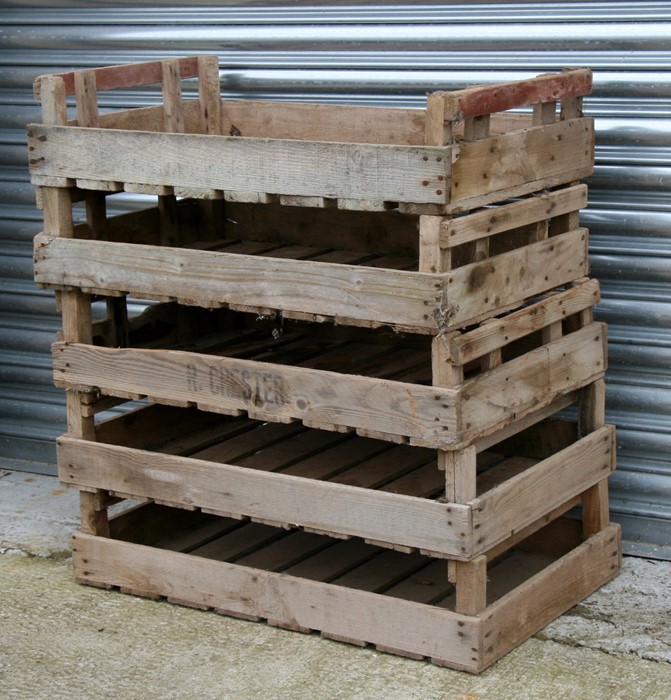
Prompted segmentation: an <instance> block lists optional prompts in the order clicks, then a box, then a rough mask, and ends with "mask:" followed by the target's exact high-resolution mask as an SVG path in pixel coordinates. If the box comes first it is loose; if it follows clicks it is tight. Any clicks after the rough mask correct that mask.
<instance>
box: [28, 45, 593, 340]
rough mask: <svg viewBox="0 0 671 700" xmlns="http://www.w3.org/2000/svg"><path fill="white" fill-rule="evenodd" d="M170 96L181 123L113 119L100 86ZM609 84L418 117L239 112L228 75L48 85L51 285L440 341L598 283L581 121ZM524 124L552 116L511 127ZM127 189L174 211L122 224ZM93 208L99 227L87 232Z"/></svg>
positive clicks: (35, 163)
mask: <svg viewBox="0 0 671 700" xmlns="http://www.w3.org/2000/svg"><path fill="white" fill-rule="evenodd" d="M195 75H198V77H199V86H200V97H199V99H198V100H194V101H184V100H182V99H181V97H180V94H181V93H180V92H179V78H180V76H181V77H189V76H195ZM160 80H162V82H163V89H164V99H165V104H164V105H161V106H158V107H152V108H146V109H141V110H127V111H123V112H115V113H111V114H107V115H98V111H97V99H96V86H98V87H99V88H100V89H108V88H113V87H127V86H129V85H136V84H142V83H146V82H152V81H160ZM590 85H591V74H590V72H589V71H586V70H574V71H567V72H564V73H561V74H557V75H546V76H539V77H538V78H535V79H532V80H528V81H520V82H516V83H509V84H502V85H497V86H489V87H481V88H473V89H469V90H462V91H457V92H454V93H441V92H439V93H432V94H431V95H429V97H428V98H427V107H426V109H425V110H404V109H387V108H368V107H366V108H362V107H346V106H342V107H341V106H327V105H291V104H286V103H279V104H278V103H258V102H254V101H240V102H228V101H223V102H222V101H221V99H220V97H219V92H218V82H217V72H216V59H212V58H210V59H185V60H182V61H166V62H163V63H156V64H142V65H140V66H130V67H129V66H126V67H115V68H109V69H100V70H97V71H81V72H78V73H70V74H65V75H62V76H45V77H43V78H41V79H39V80H38V81H37V88H38V91H39V93H40V95H41V97H42V100H43V107H44V122H45V123H44V124H42V125H31V126H29V140H30V144H29V148H30V154H31V157H30V160H31V172H32V177H33V182H34V183H35V184H37V185H39V186H40V189H41V201H42V203H43V206H44V210H45V228H44V233H43V235H41V236H38V237H37V239H36V281H37V283H38V284H41V285H44V286H49V287H55V288H64V287H65V288H67V287H76V288H79V289H80V290H83V291H85V292H89V293H101V294H106V295H109V294H125V293H130V294H133V295H135V296H139V297H147V296H152V297H153V298H156V299H161V300H169V299H177V300H179V301H182V302H184V303H191V304H195V305H199V306H207V307H216V306H219V305H222V304H223V305H229V306H232V307H233V308H238V309H244V310H247V311H253V312H256V313H259V312H261V313H269V312H272V311H280V312H281V313H282V314H283V315H284V316H286V317H289V318H308V319H310V320H316V321H320V320H322V321H323V320H327V319H330V320H335V321H337V322H338V323H342V324H352V325H364V326H378V325H385V324H386V325H391V326H394V327H396V328H400V329H407V330H411V331H413V332H419V333H428V334H435V333H437V332H446V331H448V330H450V329H453V328H460V327H463V326H465V325H467V324H469V323H473V322H476V321H478V320H482V319H485V318H488V317H490V316H492V315H495V314H498V313H501V312H502V311H504V310H510V309H512V308H515V307H516V306H519V305H520V304H521V303H523V302H524V300H526V299H528V298H530V297H533V296H535V295H537V294H540V293H542V292H544V291H547V290H549V289H552V288H554V287H557V286H559V285H563V284H566V283H569V282H571V281H573V280H575V279H578V278H580V277H582V276H584V275H586V274H587V271H588V259H587V232H586V230H585V229H582V228H580V227H579V223H578V212H579V210H580V208H582V207H583V206H585V204H586V188H585V187H584V186H581V185H577V184H576V180H577V179H578V178H581V177H584V176H586V175H589V174H590V173H591V171H592V167H593V128H592V122H591V120H590V119H588V118H585V117H582V116H581V112H580V100H581V95H583V94H585V93H586V92H589V89H590ZM68 94H75V95H76V97H77V120H75V121H71V122H68V121H67V116H66V108H65V96H66V95H68ZM557 101H559V102H561V111H560V114H559V115H557V113H556V112H557V110H556V102H557ZM522 106H528V107H529V108H531V107H532V106H533V113H530V114H528V115H525V114H509V113H507V112H505V111H502V110H509V109H513V108H517V107H522ZM229 133H231V134H234V135H224V134H229ZM417 144H426V145H417ZM121 191H131V192H148V193H153V194H155V195H156V196H157V197H158V206H157V207H156V208H155V209H153V210H148V211H146V212H139V213H134V214H130V215H127V216H123V217H117V218H115V217H109V218H108V217H107V216H106V213H105V212H106V203H105V200H106V197H108V196H110V195H112V194H113V193H115V192H121ZM183 198H184V199H183ZM194 198H196V199H194ZM198 198H200V201H197V200H198ZM511 198H514V201H513V200H512V199H511ZM82 199H83V200H84V201H85V202H86V210H87V223H86V224H85V225H79V226H74V225H73V222H72V213H71V207H72V204H73V202H74V201H79V200H82ZM203 200H205V201H203ZM241 202H243V203H242V204H241ZM244 202H247V204H244ZM250 202H251V204H250ZM254 202H256V203H258V202H263V203H264V204H263V205H262V206H259V205H258V204H257V205H256V206H255V205H254V204H253V203H254ZM295 205H301V206H303V207H310V208H309V209H307V210H303V211H301V210H300V209H299V208H297V207H296V206H295ZM351 209H355V210H359V211H355V212H352V211H349V210H351ZM360 210H373V211H372V212H371V211H360ZM131 243H132V244H133V245H130V244H131Z"/></svg>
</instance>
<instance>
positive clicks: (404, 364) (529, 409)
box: [53, 280, 606, 449]
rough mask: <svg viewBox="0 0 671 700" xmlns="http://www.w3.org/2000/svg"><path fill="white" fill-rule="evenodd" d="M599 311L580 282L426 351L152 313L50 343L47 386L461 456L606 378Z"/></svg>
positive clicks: (418, 342)
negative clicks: (51, 379)
mask: <svg viewBox="0 0 671 700" xmlns="http://www.w3.org/2000/svg"><path fill="white" fill-rule="evenodd" d="M66 296H67V293H66ZM598 298H599V287H598V283H597V282H596V281H595V280H584V281H582V282H581V283H579V284H577V285H576V286H574V287H571V288H568V289H566V290H564V291H558V292H556V293H554V294H551V295H549V296H546V297H544V298H542V299H540V300H538V301H536V302H535V303H533V304H530V305H528V306H526V307H524V308H523V309H521V310H519V311H515V312H512V313H510V314H507V315H504V316H501V317H499V318H498V319H491V320H490V321H489V322H487V323H483V324H480V325H477V326H475V327H471V328H470V329H467V330H465V331H464V332H455V333H452V334H450V335H440V336H437V337H436V338H435V339H433V340H432V339H430V338H428V337H426V336H412V335H411V336H400V335H398V334H393V333H388V332H387V333H385V332H375V331H372V330H365V331H364V330H361V329H356V328H355V329H351V328H333V327H329V326H319V325H315V324H310V323H290V322H283V323H279V322H277V321H276V320H267V321H254V320H250V317H249V315H246V314H240V313H232V312H228V311H225V310H221V311H219V312H213V311H207V310H205V311H203V310H195V309H194V310H190V309H184V308H179V307H176V306H175V305H172V306H165V307H161V306H154V307H152V308H151V309H150V310H149V311H148V312H147V314H146V319H144V323H143V317H140V318H138V319H135V320H134V321H132V322H131V323H130V324H128V323H127V322H125V320H124V322H123V323H121V324H119V323H116V321H118V318H115V317H114V316H110V317H109V318H108V319H107V320H105V321H103V322H101V323H98V324H96V325H95V326H94V325H91V324H89V327H88V328H87V332H86V337H83V336H82V337H80V338H79V342H72V339H66V340H63V341H61V342H57V343H56V344H55V345H54V347H53V356H54V369H55V381H56V384H57V385H58V386H61V387H64V388H66V389H70V390H79V391H82V392H84V391H86V392H88V393H89V394H92V395H93V397H94V399H93V400H92V405H91V406H87V408H86V410H87V411H88V412H89V413H93V412H95V411H96V410H97V409H96V402H97V399H98V397H99V396H100V395H105V396H111V397H119V398H133V397H137V398H140V397H148V398H150V399H152V400H154V401H157V402H161V403H165V404H171V405H182V406H188V405H194V406H198V407H199V408H201V409H203V410H208V411H215V412H219V413H228V414H240V413H242V412H247V413H248V414H249V415H250V416H251V417H252V418H257V419H263V420H270V421H280V422H290V421H296V420H298V421H302V422H303V423H304V424H305V425H308V426H312V427H319V428H324V429H330V430H356V431H358V433H359V434H360V435H364V436H373V437H379V438H382V439H388V440H391V441H394V442H404V441H409V442H410V443H411V444H413V445H421V446H429V447H436V448H442V449H460V448H462V447H464V446H466V445H468V444H472V443H473V442H474V441H476V440H482V439H483V438H485V437H487V436H488V435H490V434H492V433H494V432H496V431H498V430H501V429H503V428H505V427H506V426H511V427H513V428H514V426H515V425H516V424H518V423H519V421H521V420H523V419H525V418H526V417H528V416H530V415H532V414H537V413H538V412H539V411H543V410H550V411H551V412H552V411H555V410H557V409H556V404H557V403H558V402H562V401H564V402H570V401H571V400H572V398H571V396H572V394H573V393H574V392H576V391H579V390H581V389H583V388H585V387H587V386H589V385H590V384H591V383H593V382H594V381H597V380H599V379H601V378H602V377H603V375H604V372H605V369H606V329H605V326H604V325H603V324H601V323H595V322H593V321H592V307H593V305H594V304H595V303H596V301H597V300H598ZM112 310H113V311H114V310H115V307H114V305H112ZM87 314H88V317H89V318H90V308H88V310H87ZM75 340H77V338H75ZM94 340H95V341H96V342H98V343H104V344H103V345H94V344H92V341H94ZM432 361H433V367H432ZM548 407H549V409H548Z"/></svg>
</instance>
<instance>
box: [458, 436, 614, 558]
mask: <svg viewBox="0 0 671 700" xmlns="http://www.w3.org/2000/svg"><path fill="white" fill-rule="evenodd" d="M614 455H615V430H614V428H613V427H612V426H606V427H604V428H601V429H600V430H598V431H596V432H594V433H592V434H591V435H589V436H587V437H585V438H582V440H579V441H578V442H576V443H574V444H573V445H571V446H570V447H567V448H566V449H564V450H562V451H561V452H558V453H556V454H555V455H553V456H552V457H548V458H547V459H545V460H543V461H542V462H539V463H538V464H537V465H536V466H534V467H531V468H529V469H527V470H525V471H524V472H522V473H521V474H518V475H517V476H514V477H512V478H510V479H508V480H507V481H505V482H504V483H503V484H501V485H500V486H497V487H495V488H493V489H491V490H490V491H487V492H486V493H484V494H483V495H482V496H480V497H478V498H476V499H474V500H473V501H471V502H470V505H471V507H472V508H473V527H474V529H475V530H476V532H477V535H476V537H477V543H476V548H475V549H476V551H480V552H485V551H486V550H487V549H490V548H491V547H493V546H495V545H496V544H498V543H499V542H502V541H503V540H505V539H506V538H507V537H509V536H510V535H513V534H514V533H515V532H516V531H517V530H519V529H522V528H524V527H526V526H527V525H529V524H531V523H532V522H534V521H536V520H538V519H539V518H540V517H542V516H543V515H544V514H545V513H546V512H548V511H549V510H552V509H553V508H556V507H558V506H560V505H561V504H562V503H565V502H566V501H568V500H569V499H570V498H572V497H573V496H576V495H578V494H579V493H582V492H583V491H585V490H586V489H587V488H588V487H590V486H593V485H594V484H596V483H598V482H599V481H601V480H602V479H604V478H606V477H607V476H608V474H610V472H611V471H612V470H613V469H614V468H615V458H614Z"/></svg>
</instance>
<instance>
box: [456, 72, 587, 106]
mask: <svg viewBox="0 0 671 700" xmlns="http://www.w3.org/2000/svg"><path fill="white" fill-rule="evenodd" d="M591 91H592V71H591V70H589V68H579V69H576V70H567V71H564V72H563V73H549V74H547V75H539V76H538V77H536V78H531V79H530V80H519V81H515V82H510V83H499V84H497V85H481V86H478V87H473V88H466V89H465V90H459V91H457V92H452V93H443V95H444V99H445V100H446V110H445V112H446V117H447V118H449V119H462V118H464V117H478V116H481V115H483V114H492V113H494V112H504V111H506V110H508V109H515V108H516V107H525V106H527V105H533V104H539V103H541V102H553V101H559V100H565V99H568V98H570V97H580V96H582V95H588V94H589V93H590V92H591ZM448 115H449V116H448Z"/></svg>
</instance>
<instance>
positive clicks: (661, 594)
mask: <svg viewBox="0 0 671 700" xmlns="http://www.w3.org/2000/svg"><path fill="white" fill-rule="evenodd" d="M77 508H78V498H77V494H76V492H71V491H67V490H65V489H63V488H61V486H60V484H59V483H58V481H57V480H56V479H55V478H54V477H48V476H38V475H30V474H26V473H21V472H3V471H0V698H8V699H11V700H14V699H16V700H19V699H22V698H27V699H30V700H35V699H40V698H49V699H54V700H56V699H58V698H67V699H68V700H72V699H76V700H78V699H80V698H83V699H87V698H96V699H100V700H103V699H105V698H115V699H123V700H126V699H129V700H134V699H137V700H144V699H145V698H151V699H152V700H153V699H156V698H158V699H163V698H166V699H169V698H175V699H180V700H181V699H182V698H188V699H190V698H194V699H196V698H197V699H200V698H203V699H206V698H212V699H219V698H221V699H228V698H235V699H236V700H237V699H240V700H246V699H248V698H249V699H252V698H263V699H264V700H273V699H275V698H277V699H284V698H286V699H287V700H302V699H305V700H308V699H310V700H322V699H324V700H329V699H336V698H343V699H345V698H346V699H348V700H349V699H350V698H351V699H357V700H368V699H369V698H370V699H373V700H375V699H377V698H383V699H384V700H396V699H398V700H414V699H418V700H419V699H420V698H421V699H422V700H433V699H436V700H489V699H492V700H499V699H502V700H507V699H508V698H514V699H515V700H525V699H527V698H528V699H536V698H538V699H540V698H542V699H543V700H547V699H549V698H552V699H554V698H558V699H562V700H563V699H564V698H571V699H574V698H575V699H579V700H592V699H593V700H614V699H619V698H623V699H624V698H626V699H627V700H633V699H635V698H645V700H657V699H659V700H669V698H671V563H670V562H661V561H654V560H646V559H638V558H633V557H626V558H625V560H624V566H623V571H622V573H621V574H620V576H619V577H618V578H617V579H615V581H613V582H611V583H610V584H608V585H607V586H604V587H603V588H602V589H601V590H600V591H598V592H597V593H595V594H594V595H592V596H591V597H590V598H588V599H587V600H585V601H584V602H583V603H582V604H580V605H578V606H577V607H576V608H574V609H573V610H571V611H569V612H568V613H567V614H566V615H564V616H562V617H561V618H559V619H558V620H556V621H555V622H553V623H552V624H550V625H549V626H548V627H546V628H545V629H544V630H542V631H541V632H540V633H539V634H537V635H536V636H535V637H533V638H532V639H530V640H529V641H527V642H525V643H524V644H522V645H521V646H520V647H519V648H518V649H516V650H515V651H513V652H512V653H510V654H509V655H508V656H506V657H505V658H504V659H502V660H501V661H499V662H498V663H497V664H495V665H494V666H493V667H492V668H490V669H489V670H487V671H485V672H484V673H483V674H482V675H481V676H471V675H469V674H466V673H460V672H458V671H451V670H448V669H444V668H438V667H436V666H433V665H431V664H430V663H426V662H419V661H412V660H409V659H403V658H399V657H395V656H390V655H387V654H381V653H379V652H377V651H375V650H372V649H360V648H357V647H352V646H349V645H346V644H340V643H338V642H333V641H329V640H326V639H322V638H321V637H319V636H318V635H302V634H298V633H296V632H287V631H285V630H280V629H276V628H273V627H270V626H268V625H266V624H263V623H253V622H244V621H241V620H236V619H231V618H226V617H221V616H219V615H216V614H214V613H211V612H200V611H196V610H191V609H187V608H182V607H178V606H174V605H170V604H168V603H164V602H152V601H148V600H144V599H140V598H134V597H132V596H128V595H123V594H121V593H117V592H108V591H103V590H99V589H95V588H89V587H86V586H80V585H78V584H76V583H74V581H73V579H72V572H71V560H70V558H69V550H68V548H69V535H70V532H71V531H72V530H73V529H75V528H76V526H77Z"/></svg>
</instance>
